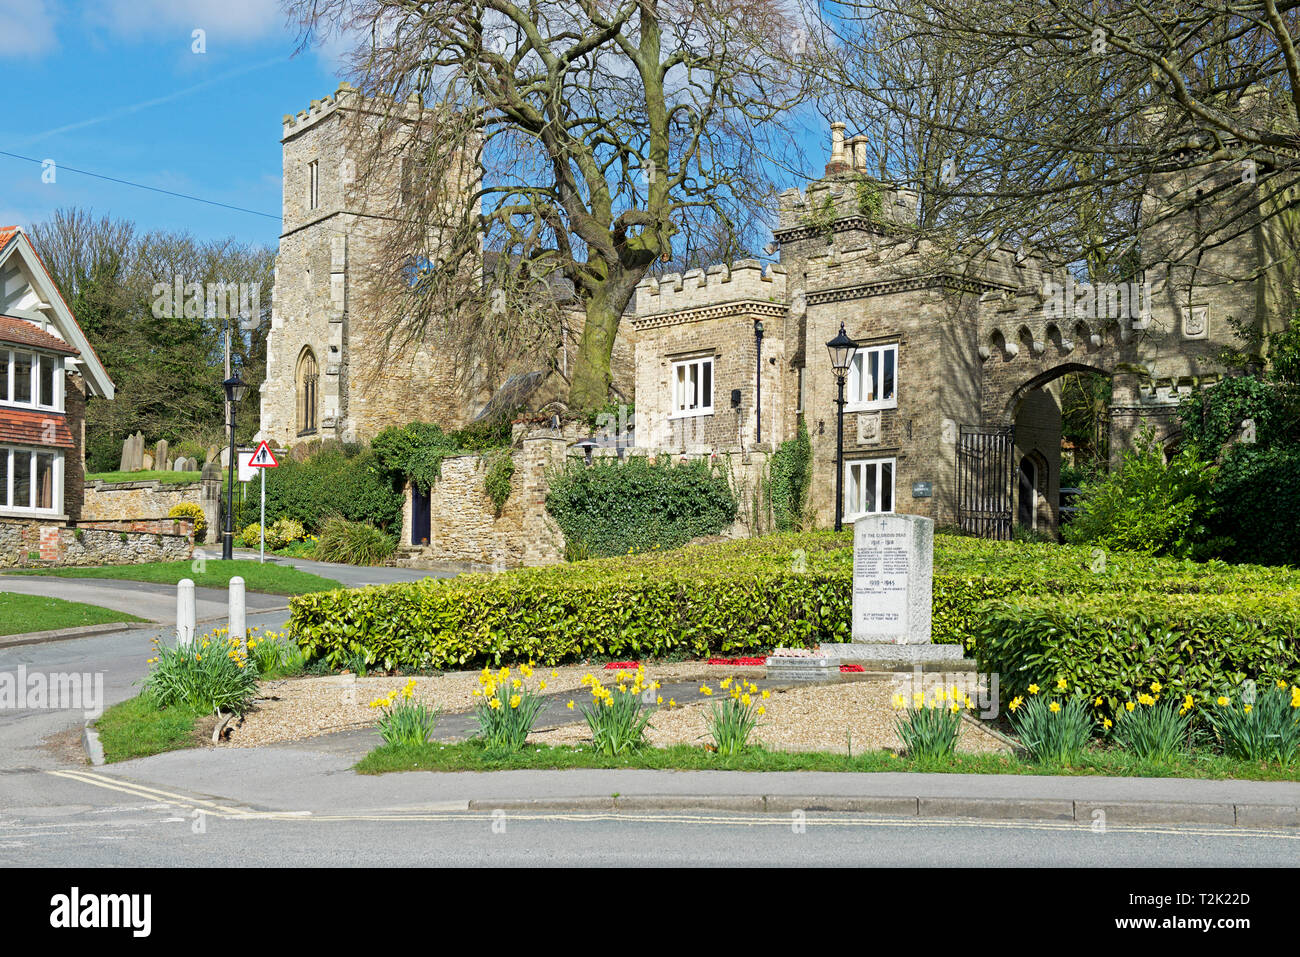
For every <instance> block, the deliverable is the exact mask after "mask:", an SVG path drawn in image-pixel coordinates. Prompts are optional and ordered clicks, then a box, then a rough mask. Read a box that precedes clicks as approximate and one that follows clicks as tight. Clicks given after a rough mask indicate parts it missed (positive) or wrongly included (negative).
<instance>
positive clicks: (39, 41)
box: [0, 0, 58, 57]
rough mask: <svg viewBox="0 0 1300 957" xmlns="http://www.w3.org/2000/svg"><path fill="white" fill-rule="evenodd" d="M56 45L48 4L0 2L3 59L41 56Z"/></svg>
mask: <svg viewBox="0 0 1300 957" xmlns="http://www.w3.org/2000/svg"><path fill="white" fill-rule="evenodd" d="M57 45H58V40H57V39H56V38H55V35H54V11H53V10H52V9H51V8H50V5H49V4H47V3H46V2H45V0H0V57H22V56H38V55H40V54H42V53H46V52H48V51H49V50H51V49H53V48H54V47H55V46H57Z"/></svg>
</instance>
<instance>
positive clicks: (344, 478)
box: [236, 448, 402, 532]
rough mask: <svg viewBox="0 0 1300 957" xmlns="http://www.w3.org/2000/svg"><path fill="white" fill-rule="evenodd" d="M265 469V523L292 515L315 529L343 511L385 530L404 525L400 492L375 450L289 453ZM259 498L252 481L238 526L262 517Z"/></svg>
mask: <svg viewBox="0 0 1300 957" xmlns="http://www.w3.org/2000/svg"><path fill="white" fill-rule="evenodd" d="M266 472H267V476H266V523H267V525H272V524H274V523H275V522H277V521H279V520H280V519H282V518H288V519H293V520H294V521H298V522H301V523H302V524H303V525H304V526H305V527H306V528H307V529H308V530H310V531H312V532H316V531H319V530H320V527H321V524H322V523H323V522H324V521H325V519H326V518H328V517H329V516H330V515H341V516H342V517H343V518H346V519H347V520H349V521H352V522H365V523H367V524H370V525H374V526H375V527H376V528H379V529H383V530H397V529H400V528H401V526H402V493H401V492H399V491H397V490H396V489H394V488H393V486H392V485H391V483H390V482H389V480H388V479H387V477H385V475H384V473H383V471H382V469H381V468H380V467H379V462H378V459H377V457H376V455H375V454H374V453H373V452H370V451H363V452H359V453H356V454H353V455H348V454H346V453H345V452H344V450H342V449H339V448H327V449H325V450H323V451H320V452H317V453H316V454H315V455H313V456H311V457H310V458H308V459H305V460H303V461H301V462H299V461H296V460H295V459H293V458H290V457H288V456H285V457H284V458H283V459H282V460H281V461H280V467H279V468H274V469H267V470H266ZM259 497H260V492H259V489H258V486H257V485H256V483H250V485H249V486H248V489H247V494H246V496H245V498H244V504H243V508H242V510H241V511H240V513H239V514H238V515H237V516H236V518H237V524H238V525H239V526H240V527H243V526H245V525H251V524H255V523H256V522H257V521H258V518H259V512H258V503H259V500H260V498H259ZM237 507H238V505H237Z"/></svg>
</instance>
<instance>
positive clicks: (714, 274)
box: [636, 259, 787, 320]
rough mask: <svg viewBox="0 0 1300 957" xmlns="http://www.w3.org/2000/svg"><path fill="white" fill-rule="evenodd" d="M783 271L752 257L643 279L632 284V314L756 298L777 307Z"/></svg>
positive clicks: (780, 301) (782, 289) (783, 288)
mask: <svg viewBox="0 0 1300 957" xmlns="http://www.w3.org/2000/svg"><path fill="white" fill-rule="evenodd" d="M786 301H787V300H786V272H785V269H784V268H783V267H782V266H779V265H776V264H774V263H769V264H768V265H767V266H764V265H763V264H762V263H760V262H759V261H758V260H756V259H743V260H741V261H739V262H736V263H733V264H730V265H724V264H718V265H713V266H710V267H709V268H708V269H692V270H690V271H689V272H687V273H685V274H683V273H669V274H668V275H666V276H662V277H659V278H657V279H656V278H650V279H646V280H643V281H642V282H641V283H640V285H638V286H637V288H636V316H637V319H638V320H640V319H641V318H643V317H649V316H656V315H664V314H669V313H679V312H686V311H689V310H695V309H706V308H709V307H712V306H723V305H729V304H733V303H742V302H756V303H766V304H771V305H772V306H774V307H778V308H781V309H784V308H785V305H786Z"/></svg>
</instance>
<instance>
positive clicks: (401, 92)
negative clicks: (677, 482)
mask: <svg viewBox="0 0 1300 957" xmlns="http://www.w3.org/2000/svg"><path fill="white" fill-rule="evenodd" d="M289 7H290V9H291V11H292V12H293V14H294V15H296V16H297V18H298V20H299V21H300V23H301V24H302V27H303V30H304V34H303V35H304V42H311V41H312V39H313V38H315V37H318V36H320V35H322V34H328V33H331V32H333V31H346V32H348V33H349V34H350V35H353V36H359V37H362V38H363V39H362V40H361V42H360V43H359V44H358V45H357V46H356V48H355V50H354V53H353V69H352V77H351V79H352V81H353V82H354V83H355V84H356V85H357V86H358V89H359V92H360V93H361V94H362V96H363V98H364V100H365V102H367V103H371V104H379V105H380V109H379V110H378V112H379V113H382V114H383V115H382V116H379V117H377V118H374V119H372V120H371V121H370V122H371V124H372V130H371V135H370V137H369V139H370V142H371V143H372V144H373V148H372V149H371V150H369V151H367V152H366V153H365V154H364V156H363V157H362V159H361V160H360V162H359V166H358V170H357V173H358V178H359V179H360V180H362V181H369V182H371V183H374V182H376V181H382V180H383V178H384V177H389V178H390V179H391V178H392V177H393V176H394V175H395V170H397V169H399V165H398V164H400V163H401V160H402V158H406V160H407V163H406V165H405V167H404V171H403V172H401V173H399V174H397V175H399V176H400V178H401V180H402V183H401V185H402V188H401V189H390V190H389V192H390V194H397V193H400V194H402V199H403V200H405V202H404V203H402V202H399V203H396V204H395V205H394V208H393V210H391V215H390V216H389V222H390V228H389V229H388V230H387V235H386V237H385V238H384V240H383V242H382V243H381V244H380V249H381V250H382V252H381V253H380V255H379V257H378V260H379V262H380V263H381V264H382V268H383V269H384V271H385V272H386V277H387V287H388V288H389V289H391V290H393V295H391V296H389V302H388V308H387V310H386V319H387V325H388V327H389V328H390V329H391V330H400V335H401V336H402V337H403V338H404V339H408V340H409V339H411V338H416V337H420V338H423V337H428V336H438V337H442V338H443V340H444V341H446V342H451V343H452V344H454V345H455V346H457V347H458V351H459V352H461V353H462V354H463V355H465V356H467V357H469V358H468V364H469V365H471V366H479V365H480V364H481V356H482V355H483V353H484V352H485V351H487V352H491V351H492V350H494V349H495V350H502V349H504V350H505V351H512V350H514V351H517V350H520V349H524V350H533V351H535V350H537V349H543V350H544V351H543V352H542V353H541V354H549V355H554V354H555V351H554V350H555V347H556V346H557V345H559V342H560V340H561V338H562V337H563V335H564V325H565V319H564V313H565V310H564V309H562V308H560V309H549V308H547V307H545V306H544V303H545V302H546V298H547V297H545V296H539V295H538V290H539V288H542V289H548V290H552V289H554V288H556V287H555V284H556V283H557V281H560V280H563V282H564V288H566V289H571V290H572V294H573V296H574V299H575V303H576V307H577V308H578V310H580V313H581V323H580V324H581V328H580V332H579V336H578V342H577V346H576V356H575V361H574V363H573V367H572V376H571V381H570V383H569V385H570V389H569V393H570V395H569V398H570V404H571V405H572V406H573V407H575V408H582V409H591V408H596V407H598V406H600V405H601V404H603V403H604V402H605V401H606V399H607V397H608V395H609V386H610V356H611V351H612V349H613V347H614V341H615V336H616V334H617V332H618V327H619V320H620V318H621V316H622V314H623V312H624V310H625V309H626V308H627V306H628V303H629V301H630V300H631V298H632V296H633V292H634V290H635V287H636V285H637V283H638V282H639V281H640V280H641V279H642V278H643V277H644V276H645V275H646V274H647V272H648V271H649V270H650V268H651V267H652V266H653V265H654V264H655V263H656V262H657V261H661V260H662V261H667V260H670V259H672V258H673V256H674V254H675V252H680V253H681V254H683V255H685V254H686V250H688V249H689V248H691V247H692V246H693V245H697V244H698V243H696V242H695V241H694V240H692V238H691V237H692V235H693V234H699V233H703V234H712V235H713V236H714V239H716V233H717V232H718V231H719V230H721V231H722V232H723V233H726V234H728V235H737V234H742V235H743V234H744V233H745V231H746V229H747V225H748V224H750V223H752V222H753V220H754V219H755V218H756V217H760V216H762V215H765V214H766V210H767V209H768V208H769V207H768V206H767V202H768V200H769V199H770V196H771V183H770V180H769V175H770V173H771V171H772V170H773V168H774V163H776V162H778V161H779V158H780V157H783V156H785V155H786V154H787V152H788V151H789V150H790V149H792V147H793V139H792V138H791V137H790V136H788V135H787V132H786V127H785V121H786V120H787V119H788V118H789V116H790V113H789V111H790V110H791V109H792V108H793V107H795V106H796V105H797V104H798V103H799V102H801V100H802V98H803V97H804V95H805V94H806V85H805V83H804V82H803V76H802V74H801V73H800V71H798V70H793V69H791V68H790V67H789V63H790V61H791V55H790V45H791V43H792V41H796V39H797V37H798V36H799V33H798V29H797V28H798V23H797V22H796V20H795V19H792V18H791V17H790V16H789V11H788V10H787V8H786V5H785V4H783V3H781V2H780V0H748V2H740V0H572V2H566V3H554V2H543V0H526V2H525V0H519V2H510V0H429V2H416V0H295V2H290V3H289ZM383 104H389V105H390V107H391V108H388V109H383V108H382V105H383ZM413 111H414V113H413ZM367 193H368V195H374V194H375V191H374V190H373V189H371V190H368V191H367ZM723 245H724V246H725V245H726V244H725V243H724V244H723ZM485 252H487V253H490V254H492V255H491V256H490V257H487V258H486V266H485V257H484V253H485ZM485 272H486V273H488V274H489V275H488V277H487V278H486V279H485V276H484V273H485ZM548 346H549V348H548Z"/></svg>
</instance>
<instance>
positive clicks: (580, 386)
mask: <svg viewBox="0 0 1300 957" xmlns="http://www.w3.org/2000/svg"><path fill="white" fill-rule="evenodd" d="M602 285H603V284H602ZM624 304H626V303H624ZM622 311H623V310H622V309H617V308H615V304H614V303H611V302H610V297H609V293H608V290H607V289H605V288H600V289H598V290H597V291H596V292H595V293H594V294H593V295H592V296H591V298H590V299H588V300H587V318H586V321H585V322H584V323H583V326H582V339H581V340H580V341H579V342H578V354H577V356H576V361H575V362H574V368H573V384H572V386H571V387H570V389H569V407H570V408H572V409H575V410H582V411H591V410H592V409H599V408H600V407H601V406H603V405H604V404H605V403H606V402H607V401H608V400H609V384H610V357H611V356H612V355H613V352H614V338H615V336H616V335H617V334H618V323H619V320H620V319H621V318H622Z"/></svg>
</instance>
